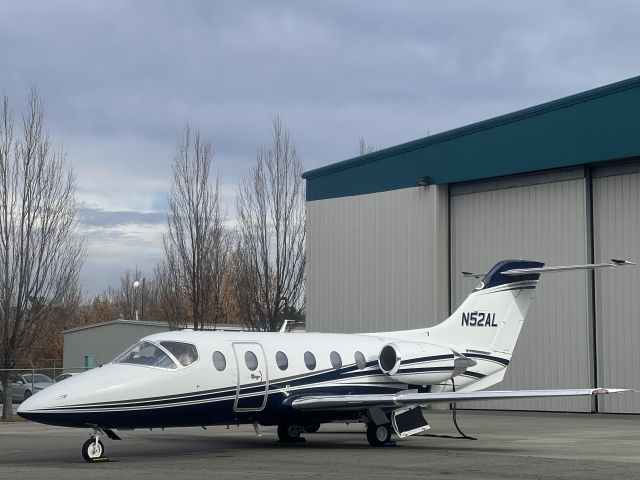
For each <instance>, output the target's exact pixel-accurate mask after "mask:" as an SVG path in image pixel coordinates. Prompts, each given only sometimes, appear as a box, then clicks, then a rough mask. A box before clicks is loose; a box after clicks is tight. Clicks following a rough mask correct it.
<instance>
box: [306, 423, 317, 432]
mask: <svg viewBox="0 0 640 480" xmlns="http://www.w3.org/2000/svg"><path fill="white" fill-rule="evenodd" d="M318 430H320V424H319V423H307V424H306V425H305V426H304V431H305V432H307V433H316V432H317V431H318Z"/></svg>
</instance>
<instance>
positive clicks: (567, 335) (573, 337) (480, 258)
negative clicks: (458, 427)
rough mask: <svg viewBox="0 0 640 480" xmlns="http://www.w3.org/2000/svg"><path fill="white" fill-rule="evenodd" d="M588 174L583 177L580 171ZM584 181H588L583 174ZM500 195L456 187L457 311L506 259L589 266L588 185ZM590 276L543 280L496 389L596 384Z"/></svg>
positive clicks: (537, 404)
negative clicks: (484, 275) (482, 275)
mask: <svg viewBox="0 0 640 480" xmlns="http://www.w3.org/2000/svg"><path fill="white" fill-rule="evenodd" d="M581 172H582V171H581ZM581 176H584V175H583V173H582V175H581ZM565 177H566V174H563V175H558V176H554V175H550V176H549V175H546V176H545V177H544V178H543V179H538V180H540V181H542V180H544V181H545V182H551V183H539V184H533V185H523V186H515V187H511V188H501V187H505V186H508V185H509V183H508V182H507V183H505V182H504V181H503V182H497V183H496V185H495V186H492V185H491V184H490V183H479V184H475V185H471V186H469V185H466V186H464V185H463V186H461V188H455V187H451V193H452V196H451V204H450V209H451V289H452V292H451V295H452V296H451V298H452V305H451V306H452V308H455V307H456V306H457V305H459V304H460V303H461V302H462V300H463V299H464V298H465V297H466V296H467V295H468V293H469V292H470V291H471V290H472V289H473V287H474V286H475V285H476V283H477V280H474V279H466V278H462V276H461V275H460V272H461V271H463V270H466V271H475V272H484V271H487V269H488V268H490V267H491V266H493V264H494V263H495V262H497V261H498V260H501V259H506V258H526V259H533V260H542V261H544V262H546V263H547V264H551V265H567V264H580V263H586V262H588V260H589V258H588V249H589V247H588V242H587V225H588V224H587V216H588V209H587V200H586V188H585V186H586V184H585V179H584V178H574V179H570V180H562V181H553V180H554V178H556V179H562V178H565ZM587 279H588V273H585V272H571V273H565V274H558V275H547V276H544V277H542V278H541V281H540V284H539V287H538V290H537V293H536V301H534V303H533V305H532V307H531V309H530V311H529V315H528V316H527V318H526V320H525V324H524V327H523V329H522V332H521V334H520V338H519V340H518V345H517V347H516V350H515V354H514V357H513V360H512V363H511V365H510V366H509V369H508V370H507V374H506V376H505V379H504V381H503V382H502V383H500V384H499V385H497V386H496V389H536V388H561V387H588V386H590V384H591V372H592V368H593V367H592V366H591V360H590V355H589V350H590V348H589V347H590V333H589V332H590V327H589V304H590V302H589V296H588V280H587ZM473 406H474V407H477V408H504V409H532V410H558V411H590V410H591V403H590V400H589V399H540V400H514V401H503V402H500V403H499V404H496V402H493V403H488V402H487V403H482V404H474V405H473Z"/></svg>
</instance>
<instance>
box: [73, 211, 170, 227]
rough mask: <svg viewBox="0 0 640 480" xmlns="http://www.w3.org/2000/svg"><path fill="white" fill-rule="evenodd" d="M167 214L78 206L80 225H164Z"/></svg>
mask: <svg viewBox="0 0 640 480" xmlns="http://www.w3.org/2000/svg"><path fill="white" fill-rule="evenodd" d="M166 222H167V215H166V214H165V213H161V212H133V211H108V210H103V209H101V208H92V207H87V206H83V207H81V208H80V225H81V228H82V227H116V226H121V225H145V224H146V225H165V224H166Z"/></svg>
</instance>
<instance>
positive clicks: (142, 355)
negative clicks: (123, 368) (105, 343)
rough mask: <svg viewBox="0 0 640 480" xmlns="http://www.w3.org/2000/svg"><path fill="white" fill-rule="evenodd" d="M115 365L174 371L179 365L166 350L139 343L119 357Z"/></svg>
mask: <svg viewBox="0 0 640 480" xmlns="http://www.w3.org/2000/svg"><path fill="white" fill-rule="evenodd" d="M113 362H114V363H128V364H131V365H147V366H150V367H160V368H169V369H171V370H174V369H176V368H178V365H176V363H175V362H174V361H173V360H172V359H171V357H170V356H169V355H167V354H166V353H165V352H164V350H162V349H161V348H159V347H158V346H157V345H154V344H153V343H151V342H144V341H142V342H138V343H136V344H135V345H133V346H132V347H130V348H128V349H127V350H126V351H125V352H124V353H123V354H122V355H120V356H119V357H117V358H116V359H115V360H114V361H113Z"/></svg>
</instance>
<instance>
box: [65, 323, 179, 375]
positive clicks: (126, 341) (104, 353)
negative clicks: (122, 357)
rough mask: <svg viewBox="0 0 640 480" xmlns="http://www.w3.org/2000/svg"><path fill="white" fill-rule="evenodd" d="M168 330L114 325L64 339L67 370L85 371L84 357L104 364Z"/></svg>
mask: <svg viewBox="0 0 640 480" xmlns="http://www.w3.org/2000/svg"><path fill="white" fill-rule="evenodd" d="M168 330H169V327H160V326H158V325H152V324H149V325H140V324H135V323H121V322H114V323H111V324H106V325H97V326H95V327H93V328H87V329H83V330H76V331H73V332H69V333H66V334H65V336H64V347H63V365H64V368H83V367H84V357H85V355H93V356H94V357H95V361H96V363H97V364H100V365H102V364H105V363H108V362H110V361H111V360H113V359H114V358H115V357H116V356H117V355H118V354H120V353H122V352H123V351H124V350H125V349H126V348H127V347H128V346H130V345H132V344H133V343H135V342H136V341H137V340H139V339H140V338H142V337H145V336H147V335H151V334H154V333H158V332H166V331H168Z"/></svg>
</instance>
